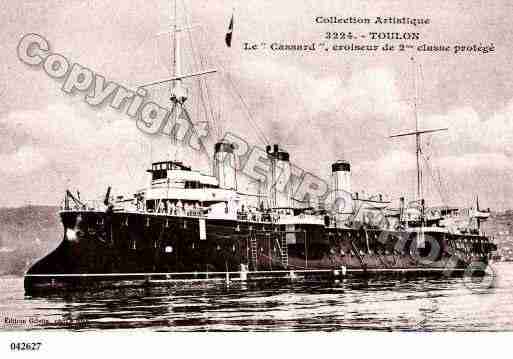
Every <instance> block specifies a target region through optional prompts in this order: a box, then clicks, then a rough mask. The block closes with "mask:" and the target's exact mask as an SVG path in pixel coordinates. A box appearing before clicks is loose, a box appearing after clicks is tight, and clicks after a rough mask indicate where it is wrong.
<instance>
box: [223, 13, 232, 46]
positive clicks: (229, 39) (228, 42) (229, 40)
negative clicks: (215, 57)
mask: <svg viewBox="0 0 513 359" xmlns="http://www.w3.org/2000/svg"><path fill="white" fill-rule="evenodd" d="M232 33H233V14H232V18H231V20H230V25H229V26H228V32H227V33H226V36H225V38H224V41H225V42H226V46H228V47H231V46H232Z"/></svg>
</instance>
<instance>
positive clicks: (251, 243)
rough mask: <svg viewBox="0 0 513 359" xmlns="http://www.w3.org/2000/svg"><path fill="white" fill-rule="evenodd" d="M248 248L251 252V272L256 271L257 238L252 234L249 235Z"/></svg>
mask: <svg viewBox="0 0 513 359" xmlns="http://www.w3.org/2000/svg"><path fill="white" fill-rule="evenodd" d="M249 247H250V252H251V265H252V266H253V270H254V271H257V270H258V248H257V238H256V235H255V234H254V233H252V234H250V235H249Z"/></svg>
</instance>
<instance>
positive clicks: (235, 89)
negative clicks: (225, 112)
mask: <svg viewBox="0 0 513 359" xmlns="http://www.w3.org/2000/svg"><path fill="white" fill-rule="evenodd" d="M226 77H227V78H228V81H229V82H230V85H231V86H232V89H233V91H234V92H235V94H236V95H237V97H238V98H239V100H240V102H241V103H242V105H243V106H244V109H245V110H246V112H247V115H248V119H249V120H250V123H251V125H252V126H253V128H254V129H255V131H256V132H257V136H259V137H260V138H259V139H260V141H262V142H263V143H264V145H268V144H270V143H271V142H270V141H269V139H268V138H267V137H265V135H264V133H263V132H262V130H260V128H259V127H258V126H257V125H256V123H255V120H254V119H253V115H252V114H251V111H250V109H249V106H248V104H247V103H246V101H245V100H244V98H243V97H242V95H241V94H240V93H239V92H238V91H237V88H236V87H235V84H234V83H233V80H232V78H231V76H230V75H229V74H227V75H226Z"/></svg>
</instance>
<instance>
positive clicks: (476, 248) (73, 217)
mask: <svg viewBox="0 0 513 359" xmlns="http://www.w3.org/2000/svg"><path fill="white" fill-rule="evenodd" d="M60 215H61V219H62V223H63V228H64V235H63V240H62V242H61V243H60V244H59V246H58V247H57V248H56V249H55V250H54V251H53V252H51V253H50V254H48V255H47V256H46V257H44V258H42V259H41V260H39V261H38V262H36V263H35V264H34V265H32V267H30V269H29V270H28V272H27V273H26V275H25V290H26V292H27V293H28V294H31V293H34V292H38V291H43V290H60V289H69V288H76V287H91V286H96V285H98V284H99V283H110V282H118V283H119V282H120V281H129V282H130V283H144V284H148V283H152V282H154V283H160V282H165V281H183V280H234V279H235V280H241V279H242V280H251V279H261V278H281V279H290V278H297V277H303V278H304V277H314V278H330V279H332V278H337V277H340V276H353V275H372V276H377V275H428V274H436V275H455V274H456V275H458V274H462V273H464V272H465V271H468V268H469V265H470V264H472V263H477V264H478V265H477V266H473V267H472V268H473V272H474V273H473V274H476V273H478V272H481V271H484V270H485V268H486V265H487V263H488V258H489V256H490V253H491V251H493V244H492V243H490V242H489V241H488V239H487V238H486V237H482V236H476V235H468V236H464V235H450V234H448V233H442V232H434V233H424V234H423V235H422V243H423V245H420V244H419V238H418V237H419V234H418V232H414V231H383V230H372V229H364V228H360V229H349V228H330V227H326V226H324V225H319V224H309V223H295V224H280V223H271V222H256V221H235V220H226V219H206V218H198V217H190V216H169V215H162V214H149V213H138V212H134V213H126V212H121V213H116V212H114V213H108V212H107V213H106V212H99V211H62V212H61V214H60Z"/></svg>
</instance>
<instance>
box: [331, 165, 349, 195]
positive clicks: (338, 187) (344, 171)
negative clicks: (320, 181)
mask: <svg viewBox="0 0 513 359" xmlns="http://www.w3.org/2000/svg"><path fill="white" fill-rule="evenodd" d="M331 178H332V181H333V183H332V185H333V190H334V191H345V192H348V193H351V165H350V164H349V162H347V161H337V162H335V163H333V164H332V165H331Z"/></svg>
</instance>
